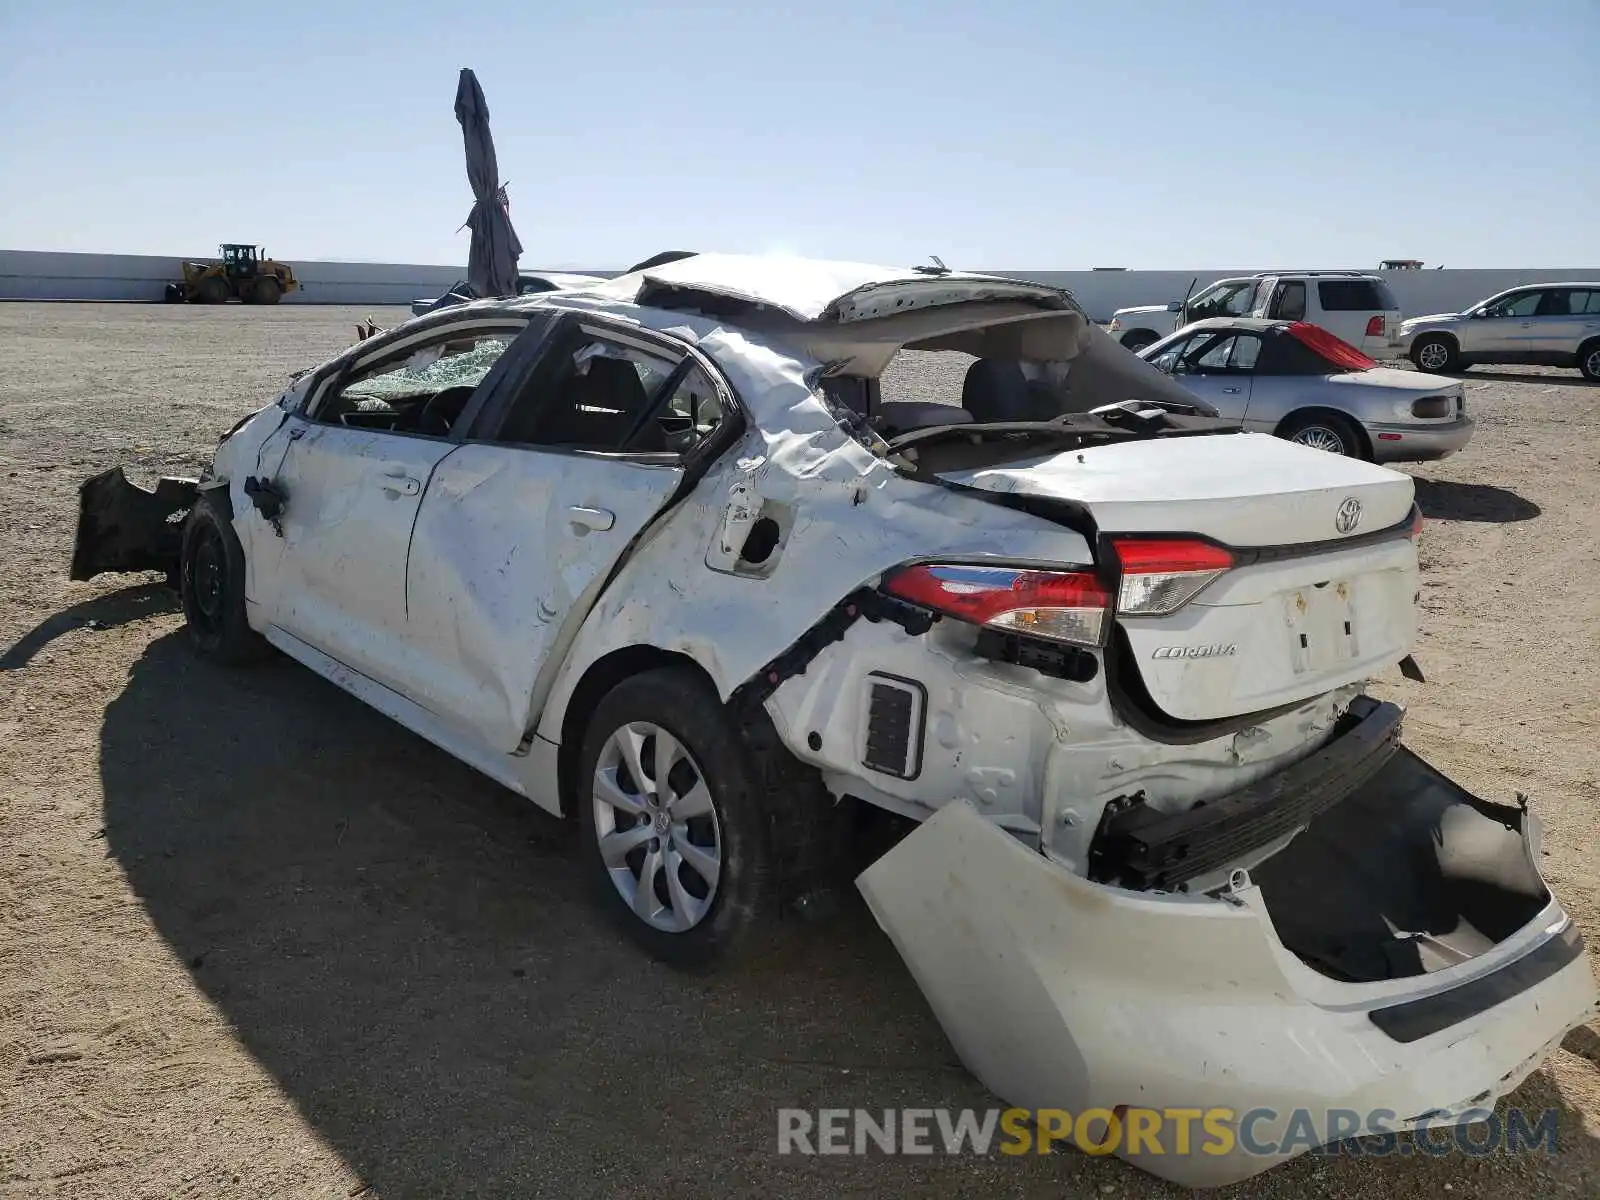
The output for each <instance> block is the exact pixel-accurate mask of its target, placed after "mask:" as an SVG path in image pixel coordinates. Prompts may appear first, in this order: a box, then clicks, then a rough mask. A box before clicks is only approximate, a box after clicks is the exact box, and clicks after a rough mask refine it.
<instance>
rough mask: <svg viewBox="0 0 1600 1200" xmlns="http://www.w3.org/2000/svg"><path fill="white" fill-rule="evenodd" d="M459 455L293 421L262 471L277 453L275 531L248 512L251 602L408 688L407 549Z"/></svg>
mask: <svg viewBox="0 0 1600 1200" xmlns="http://www.w3.org/2000/svg"><path fill="white" fill-rule="evenodd" d="M280 447H281V449H280ZM455 448H456V446H455V443H452V442H450V441H448V440H446V439H443V438H425V437H411V436H404V435H400V434H394V433H387V432H383V431H378V430H371V429H352V428H347V427H345V426H340V425H326V424H321V423H318V422H314V421H307V420H305V419H304V418H302V417H299V416H293V417H290V418H289V420H288V421H287V422H285V424H284V427H283V428H282V429H280V430H279V431H278V432H277V433H276V434H274V435H273V437H272V438H271V439H269V441H268V443H267V445H266V446H265V447H264V448H263V453H262V460H263V462H264V463H270V462H273V461H274V460H276V459H277V458H278V455H279V454H280V453H281V454H282V459H281V465H280V466H278V468H277V469H276V470H275V471H274V472H273V473H272V476H271V483H272V485H273V486H274V488H275V489H277V490H278V491H279V492H280V493H282V494H283V495H284V496H285V497H286V502H285V503H284V506H283V511H282V512H281V513H280V514H279V515H278V517H277V527H276V529H274V528H273V527H272V525H271V523H270V522H268V521H266V520H265V519H264V518H263V517H262V516H261V515H260V514H259V513H255V512H252V513H251V514H250V523H251V526H252V529H251V546H250V561H251V566H252V571H251V587H252V592H251V599H252V600H253V601H255V602H256V603H257V604H259V605H261V606H262V608H263V610H264V612H265V615H266V617H267V620H268V621H269V622H270V623H271V624H273V625H275V626H277V627H278V628H280V629H283V630H285V631H286V632H288V633H290V634H293V635H294V636H295V637H297V638H299V639H300V640H301V641H304V642H306V643H308V644H310V645H312V646H314V647H316V648H317V649H318V650H320V651H322V652H323V653H324V654H327V655H329V656H330V657H332V658H336V659H338V660H339V661H340V662H342V663H344V664H345V665H346V666H348V667H352V668H354V669H355V670H357V671H360V672H361V673H362V674H364V675H367V676H369V677H370V678H372V679H376V680H378V681H379V682H380V683H383V684H385V685H387V686H389V687H394V688H400V690H402V691H403V690H405V689H404V688H403V687H401V684H402V682H403V681H404V680H405V679H406V678H407V677H409V676H410V675H411V674H412V673H413V672H414V671H415V669H416V663H415V661H414V659H415V654H414V652H413V651H412V650H411V648H410V647H408V645H407V643H406V550H407V545H408V543H409V541H410V537H411V526H412V523H413V522H414V521H415V519H416V515H417V508H418V506H419V505H420V504H421V502H422V493H423V490H424V489H425V488H426V486H427V482H428V477H429V476H430V475H431V474H432V473H433V470H434V468H435V467H436V466H437V465H438V463H439V462H440V461H441V460H443V459H444V458H445V457H446V456H447V455H448V454H449V453H450V452H451V451H452V450H454V449H455ZM279 530H281V537H280V536H279V535H278V531H279Z"/></svg>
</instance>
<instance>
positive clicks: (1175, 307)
mask: <svg viewBox="0 0 1600 1200" xmlns="http://www.w3.org/2000/svg"><path fill="white" fill-rule="evenodd" d="M1167 311H1168V312H1182V311H1183V302H1182V301H1181V300H1174V301H1173V302H1172V303H1171V304H1169V305H1167Z"/></svg>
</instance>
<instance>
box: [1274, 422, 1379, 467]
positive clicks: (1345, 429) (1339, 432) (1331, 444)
mask: <svg viewBox="0 0 1600 1200" xmlns="http://www.w3.org/2000/svg"><path fill="white" fill-rule="evenodd" d="M1278 436H1279V437H1281V438H1283V439H1285V440H1286V441H1290V442H1295V443H1297V444H1299V445H1301V446H1309V447H1311V448H1312V449H1313V450H1326V451H1328V453H1330V454H1342V455H1344V456H1345V457H1346V458H1365V457H1367V455H1366V443H1365V442H1364V441H1363V440H1362V437H1361V432H1360V430H1358V429H1357V428H1356V423H1355V422H1354V421H1352V420H1350V418H1348V417H1343V416H1340V415H1339V414H1338V413H1333V412H1309V413H1296V414H1295V415H1293V416H1291V417H1290V418H1288V420H1286V421H1284V423H1283V424H1282V425H1280V426H1278Z"/></svg>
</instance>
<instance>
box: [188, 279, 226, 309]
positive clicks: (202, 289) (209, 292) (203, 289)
mask: <svg viewBox="0 0 1600 1200" xmlns="http://www.w3.org/2000/svg"><path fill="white" fill-rule="evenodd" d="M195 295H196V298H197V299H199V301H200V303H201V304H226V303H227V302H228V285H227V284H226V283H224V282H222V280H220V279H218V278H217V277H216V276H215V275H213V276H211V277H210V278H209V279H202V280H201V281H200V286H199V287H198V288H197V289H195Z"/></svg>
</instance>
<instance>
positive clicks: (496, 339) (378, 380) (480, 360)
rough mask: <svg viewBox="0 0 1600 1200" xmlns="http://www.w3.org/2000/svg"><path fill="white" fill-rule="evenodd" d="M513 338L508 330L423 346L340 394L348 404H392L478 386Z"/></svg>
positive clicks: (350, 385)
mask: <svg viewBox="0 0 1600 1200" xmlns="http://www.w3.org/2000/svg"><path fill="white" fill-rule="evenodd" d="M516 336H517V335H516V333H515V332H514V331H511V330H507V331H505V332H503V333H493V334H482V335H479V336H477V337H468V338H462V339H459V340H456V341H451V342H444V343H436V344H434V345H432V346H425V347H423V348H421V349H419V350H417V351H416V352H415V353H413V354H412V355H411V356H410V357H409V358H407V359H405V360H404V361H402V362H400V363H396V364H392V365H391V366H389V367H388V368H386V369H385V370H383V371H380V372H379V373H378V374H375V375H370V376H368V377H367V378H365V379H358V380H355V381H354V382H352V383H349V384H347V385H345V388H344V392H343V395H344V397H345V399H347V400H350V401H381V402H384V403H387V404H391V405H392V404H394V403H395V402H396V401H399V400H406V399H410V398H413V397H416V396H427V395H433V394H434V393H437V392H441V391H443V390H444V389H445V388H450V387H477V386H478V384H480V383H482V382H483V378H484V376H486V375H487V374H488V373H489V368H491V367H492V366H494V363H495V360H496V359H497V358H499V357H500V356H501V355H502V354H504V353H505V351H506V347H507V346H509V345H511V343H512V341H513V340H514V339H515V338H516Z"/></svg>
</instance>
